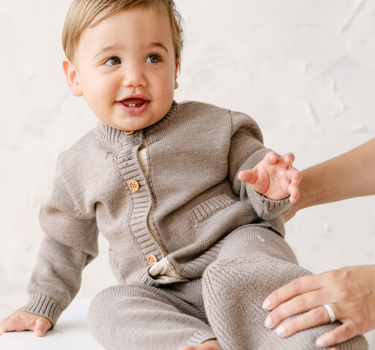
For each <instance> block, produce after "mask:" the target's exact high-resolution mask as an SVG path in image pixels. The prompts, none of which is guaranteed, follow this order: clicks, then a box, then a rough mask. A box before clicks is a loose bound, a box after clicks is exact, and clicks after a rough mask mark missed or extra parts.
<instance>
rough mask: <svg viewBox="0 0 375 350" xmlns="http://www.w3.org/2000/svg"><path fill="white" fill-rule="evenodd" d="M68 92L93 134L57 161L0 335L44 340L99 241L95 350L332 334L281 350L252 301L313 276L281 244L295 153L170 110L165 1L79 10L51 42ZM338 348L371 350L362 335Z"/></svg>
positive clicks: (172, 23) (232, 121) (101, 3)
mask: <svg viewBox="0 0 375 350" xmlns="http://www.w3.org/2000/svg"><path fill="white" fill-rule="evenodd" d="M63 46H64V50H65V53H66V57H67V58H66V59H64V61H63V69H64V72H65V75H66V80H67V83H68V86H69V88H70V91H71V92H72V94H73V95H75V96H82V95H84V96H85V99H86V101H87V103H88V105H89V106H90V108H91V110H92V111H93V113H94V114H95V115H96V116H97V117H98V119H99V120H100V122H99V124H98V125H97V127H96V128H95V129H94V130H92V131H91V132H89V133H88V134H87V135H85V136H84V137H83V138H82V139H80V140H79V141H78V142H77V143H76V144H75V145H74V146H73V147H71V148H70V149H68V150H67V151H65V152H63V153H62V154H61V155H60V156H59V159H58V163H57V169H56V174H55V179H54V183H53V189H52V194H51V196H50V197H49V198H48V199H47V200H46V201H45V202H44V203H43V205H42V208H41V213H40V222H41V227H42V229H43V231H44V233H45V236H44V239H43V242H42V245H41V248H40V251H39V254H38V259H37V263H36V266H35V268H34V270H33V274H32V278H31V281H30V283H29V285H28V292H29V294H30V299H29V301H28V303H27V304H26V305H25V306H24V307H22V308H21V309H19V310H18V311H16V312H15V313H13V314H12V315H10V316H9V317H8V318H6V319H5V320H3V321H2V322H1V323H0V333H2V332H7V331H14V330H16V331H23V330H33V331H34V332H35V334H36V335H37V336H43V335H44V334H45V332H46V331H47V330H48V329H50V328H51V327H53V326H54V325H55V324H56V322H57V320H58V318H59V316H60V314H61V313H62V311H63V310H64V309H66V308H67V306H68V305H69V304H70V302H71V301H72V299H73V298H74V297H75V296H76V294H77V292H78V290H79V288H80V284H81V273H82V270H83V268H84V267H85V266H86V265H87V264H89V263H90V262H91V261H92V260H93V259H94V258H95V257H96V256H97V254H98V232H99V230H100V232H101V233H102V234H103V235H104V236H105V237H106V238H107V239H108V241H109V244H110V249H109V257H110V262H111V265H112V269H113V272H114V274H115V276H116V278H117V280H118V282H119V285H117V286H113V287H110V288H108V289H106V290H104V291H102V292H101V293H99V295H97V296H96V297H95V298H94V300H93V301H92V304H91V306H90V309H89V314H88V323H89V328H90V330H91V332H92V334H93V335H94V337H95V338H96V339H97V340H98V341H99V342H100V343H101V344H102V345H103V346H104V347H105V348H106V349H116V350H119V349H130V350H134V349H137V350H140V349H144V350H150V349H153V350H169V349H170V350H179V349H183V350H193V349H196V350H198V349H201V350H204V349H206V350H209V349H212V350H215V349H224V350H229V349H231V350H246V349H262V350H273V349H289V350H290V349H316V348H317V347H316V345H315V344H314V340H315V339H316V338H317V337H318V336H319V335H321V334H323V333H324V332H327V331H328V330H331V329H333V328H334V327H337V325H338V323H335V324H329V325H324V326H321V327H316V328H314V329H310V330H307V331H303V332H299V333H297V334H295V335H293V336H291V337H289V338H286V339H282V338H280V337H279V336H278V335H277V333H276V332H275V331H273V330H269V329H267V328H266V327H265V326H264V320H265V318H266V316H267V312H266V311H264V310H263V309H262V302H263V300H264V298H265V297H266V296H267V295H268V294H269V293H270V292H272V291H273V290H275V289H277V288H278V287H280V286H282V285H284V284H285V283H287V282H289V281H291V280H293V279H294V278H296V277H299V276H302V275H306V274H308V273H309V272H308V271H306V270H305V269H303V268H301V267H299V266H298V264H297V261H296V258H295V256H294V254H293V252H292V251H291V249H290V247H289V246H288V245H287V243H286V242H285V241H284V239H283V237H284V227H283V219H282V216H281V215H280V214H281V213H282V212H283V211H285V210H286V209H287V208H288V207H289V206H290V204H291V203H294V202H296V200H297V198H298V195H299V190H298V184H299V181H300V179H301V175H300V173H299V172H298V171H297V170H296V169H293V168H291V164H292V162H293V160H294V156H293V155H292V154H290V153H288V154H285V155H284V156H282V157H279V156H278V155H277V153H274V152H272V151H271V150H269V149H266V148H264V146H263V144H262V135H261V132H260V130H259V128H258V126H257V124H256V123H255V121H254V120H253V119H251V118H250V117H248V116H247V115H245V114H243V113H239V112H233V111H230V110H227V109H223V108H219V107H216V106H213V105H208V104H205V103H200V102H184V103H177V102H175V101H174V99H173V98H174V90H175V89H176V88H177V87H178V83H177V75H178V71H179V68H180V63H181V50H182V30H181V17H180V15H179V13H178V12H177V11H176V8H175V5H174V2H173V1H172V0H75V1H74V2H73V4H72V6H71V8H70V10H69V13H68V15H67V18H66V22H65V27H64V32H63ZM337 348H338V349H356V350H360V349H367V344H366V341H365V340H364V338H363V337H356V338H354V339H352V340H351V341H348V342H346V343H343V344H341V345H339V346H338V347H337Z"/></svg>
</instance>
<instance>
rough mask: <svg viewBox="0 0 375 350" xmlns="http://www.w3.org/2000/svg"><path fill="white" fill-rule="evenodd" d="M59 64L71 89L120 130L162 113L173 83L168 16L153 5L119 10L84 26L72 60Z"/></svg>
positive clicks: (155, 118)
mask: <svg viewBox="0 0 375 350" xmlns="http://www.w3.org/2000/svg"><path fill="white" fill-rule="evenodd" d="M63 66H64V71H65V74H66V75H67V81H68V85H69V87H70V89H71V91H72V93H73V94H74V95H76V96H80V95H82V94H83V95H84V96H85V99H86V101H87V103H88V104H89V106H90V108H91V110H92V111H93V112H94V114H95V115H96V116H97V117H98V118H99V119H100V120H101V121H102V122H103V123H105V124H107V125H109V126H112V127H114V128H117V129H121V130H139V129H143V128H145V127H147V126H149V125H152V124H155V123H156V122H158V121H159V120H160V119H162V118H163V117H164V116H165V114H166V113H167V112H168V110H169V109H170V107H171V105H172V101H173V96H174V89H176V88H177V86H178V85H177V81H176V74H177V62H176V59H175V51H174V47H173V41H172V32H171V29H170V24H169V20H168V18H167V16H166V15H165V16H163V15H161V14H160V13H158V12H156V11H155V10H153V9H145V10H141V9H136V10H131V11H121V12H119V13H116V14H114V15H112V16H110V17H108V18H107V19H105V20H103V21H102V22H100V23H99V24H98V25H97V26H94V27H91V28H87V29H86V30H85V31H84V32H83V34H82V35H81V38H80V41H79V44H78V47H77V50H76V53H75V58H74V62H72V63H70V62H69V61H67V60H65V62H64V65H63Z"/></svg>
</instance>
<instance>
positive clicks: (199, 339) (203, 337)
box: [186, 330, 216, 345]
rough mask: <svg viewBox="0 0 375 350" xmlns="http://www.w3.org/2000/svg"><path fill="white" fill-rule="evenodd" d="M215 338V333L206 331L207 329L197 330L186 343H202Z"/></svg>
mask: <svg viewBox="0 0 375 350" xmlns="http://www.w3.org/2000/svg"><path fill="white" fill-rule="evenodd" d="M214 339H216V335H215V334H214V332H213V331H212V333H211V332H207V331H203V330H202V331H198V332H195V333H194V334H193V335H192V336H191V337H190V339H189V341H188V343H187V344H186V345H197V344H202V343H204V342H205V341H207V340H214Z"/></svg>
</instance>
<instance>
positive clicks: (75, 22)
mask: <svg viewBox="0 0 375 350" xmlns="http://www.w3.org/2000/svg"><path fill="white" fill-rule="evenodd" d="M150 7H154V8H155V9H157V10H158V11H160V12H164V13H165V14H166V15H167V16H168V19H169V22H170V25H171V31H172V39H173V46H174V50H175V56H176V61H178V62H179V63H180V62H181V54H182V48H183V29H182V24H183V19H182V17H181V15H180V13H179V12H178V10H177V8H176V5H175V3H174V1H173V0H74V1H73V3H72V5H71V6H70V9H69V11H68V14H67V15H66V19H65V24H64V29H63V33H62V45H63V49H64V52H65V55H66V57H67V58H68V60H69V61H71V62H72V61H73V59H74V53H75V49H76V47H77V44H78V43H79V39H80V37H81V35H82V33H83V31H84V30H85V29H86V28H88V27H91V26H95V25H97V24H99V23H100V22H101V21H103V20H104V19H105V18H107V17H109V16H111V15H113V14H115V13H117V12H119V11H127V10H133V9H136V8H140V9H146V8H150Z"/></svg>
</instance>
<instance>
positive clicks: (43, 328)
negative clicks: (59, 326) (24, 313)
mask: <svg viewBox="0 0 375 350" xmlns="http://www.w3.org/2000/svg"><path fill="white" fill-rule="evenodd" d="M51 327H52V324H51V322H50V321H49V320H47V319H46V318H44V317H39V318H37V320H36V322H35V328H34V334H35V335H36V336H37V337H43V336H44V335H45V334H46V332H47V331H48V330H49V329H50V328H51Z"/></svg>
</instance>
